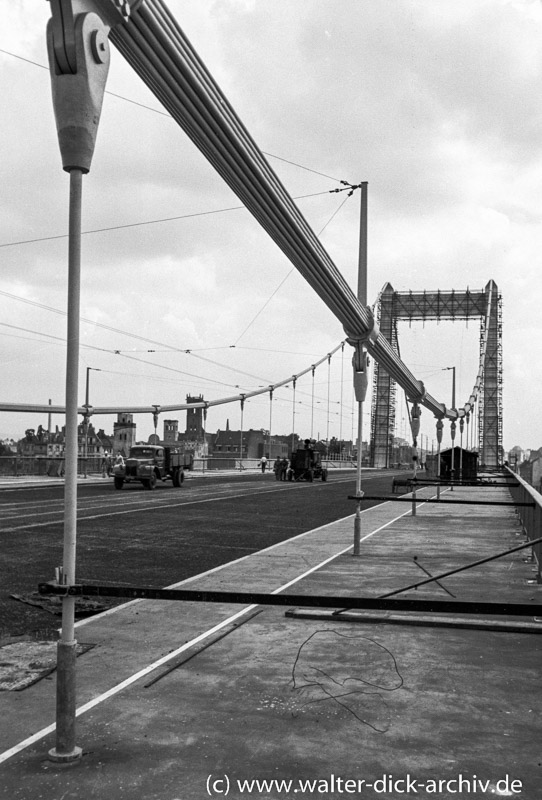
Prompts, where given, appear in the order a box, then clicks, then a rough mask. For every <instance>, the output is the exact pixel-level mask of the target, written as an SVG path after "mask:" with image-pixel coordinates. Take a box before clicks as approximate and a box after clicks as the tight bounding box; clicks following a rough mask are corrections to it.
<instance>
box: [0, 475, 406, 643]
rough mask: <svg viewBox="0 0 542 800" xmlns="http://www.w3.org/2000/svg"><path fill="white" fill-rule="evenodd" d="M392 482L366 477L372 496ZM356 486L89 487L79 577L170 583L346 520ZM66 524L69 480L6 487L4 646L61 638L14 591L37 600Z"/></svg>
mask: <svg viewBox="0 0 542 800" xmlns="http://www.w3.org/2000/svg"><path fill="white" fill-rule="evenodd" d="M392 477H393V473H392V472H389V471H374V472H366V473H365V474H364V478H363V485H364V488H365V491H366V492H367V493H368V494H373V495H374V494H380V493H382V494H387V493H389V491H390V488H391V481H392ZM354 490H355V475H354V473H353V472H352V471H348V472H347V471H337V472H332V473H331V474H330V478H329V481H327V482H326V483H322V482H315V483H313V484H310V483H307V482H299V483H288V482H286V483H278V482H277V481H276V480H275V479H274V475H273V474H269V473H268V474H265V475H261V474H254V473H252V474H246V473H244V474H238V473H233V474H232V473H229V474H223V475H220V476H211V475H207V476H204V477H203V476H199V475H197V474H195V475H190V476H189V477H188V478H187V480H186V481H185V482H184V484H183V487H182V488H181V489H174V488H173V487H171V485H170V484H163V485H159V486H157V488H156V489H155V490H154V491H153V492H149V491H146V490H144V489H143V488H142V486H141V485H140V484H130V485H128V486H125V487H124V488H123V489H122V491H116V490H115V489H114V487H113V481H112V480H111V479H106V480H102V479H93V480H92V482H89V483H88V484H86V483H85V482H81V483H80V486H79V496H78V500H79V503H78V505H79V511H78V531H77V537H78V544H77V576H78V579H80V580H84V581H86V582H89V583H91V582H92V583H97V582H99V583H108V582H112V583H114V584H121V585H122V584H123V583H124V584H131V585H134V584H135V585H150V586H167V585H170V584H172V583H174V582H176V581H179V580H183V579H186V578H189V577H191V576H193V575H196V574H199V573H201V572H204V571H206V570H208V569H213V568H215V567H217V566H219V565H221V564H224V563H227V562H228V561H231V560H233V559H236V558H239V557H241V556H245V555H249V554H250V553H254V552H257V551H258V550H261V549H262V548H265V547H269V546H271V545H273V544H276V543H277V542H281V541H284V540H285V539H288V538H290V537H292V536H296V535H297V534H299V533H302V532H304V531H306V530H310V529H312V528H316V527H318V526H320V525H324V524H327V523H330V522H333V521H335V520H337V519H340V518H342V517H344V516H346V515H347V514H349V513H351V512H352V511H353V507H352V502H351V501H348V500H347V496H348V495H349V494H352V493H353V492H354ZM374 504H375V503H374V502H367V503H365V504H364V507H369V506H371V505H374ZM62 528H63V486H62V484H60V483H55V484H53V485H51V484H50V483H48V482H47V480H46V482H45V483H42V484H39V485H36V484H35V483H30V484H29V483H27V484H25V483H21V484H20V485H19V486H18V487H13V488H9V486H5V485H4V486H3V487H2V491H0V536H1V538H2V556H3V563H4V569H3V573H4V574H3V576H2V586H1V589H0V641H4V642H5V641H6V639H8V638H10V637H14V636H21V635H25V634H29V633H30V634H32V635H34V636H38V637H39V638H41V639H48V638H56V631H57V628H58V625H59V619H58V618H57V617H56V616H54V615H53V614H51V613H50V612H49V611H46V610H43V609H42V608H40V607H36V606H32V605H27V604H26V603H22V602H17V601H15V600H13V599H12V598H11V597H10V595H11V594H18V595H24V596H25V597H27V598H28V596H29V595H30V594H32V593H33V592H35V591H36V589H37V585H38V583H39V582H41V581H45V580H50V579H52V578H53V577H54V573H53V570H54V567H56V566H58V565H60V564H61V563H62ZM31 599H35V600H37V601H39V602H42V601H43V598H39V597H36V598H31ZM104 602H105V603H106V604H109V605H116V604H119V603H121V602H122V601H120V600H117V601H107V600H104Z"/></svg>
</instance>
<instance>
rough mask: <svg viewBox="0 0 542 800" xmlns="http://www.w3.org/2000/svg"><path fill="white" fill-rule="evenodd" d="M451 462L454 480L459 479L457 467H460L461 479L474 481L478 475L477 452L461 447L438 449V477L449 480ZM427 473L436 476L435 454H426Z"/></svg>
mask: <svg viewBox="0 0 542 800" xmlns="http://www.w3.org/2000/svg"><path fill="white" fill-rule="evenodd" d="M452 464H453V470H454V480H456V481H458V480H459V468H460V465H461V467H462V477H463V480H467V481H475V480H476V479H477V477H478V453H476V452H474V451H473V450H465V449H464V448H462V447H457V446H456V447H450V448H448V449H447V450H441V451H440V477H441V478H442V480H445V481H449V480H450V479H451V477H452ZM426 469H427V474H428V475H430V476H431V477H432V478H436V477H437V455H436V454H435V455H432V456H429V455H428V456H427V459H426Z"/></svg>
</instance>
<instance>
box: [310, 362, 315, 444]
mask: <svg viewBox="0 0 542 800" xmlns="http://www.w3.org/2000/svg"><path fill="white" fill-rule="evenodd" d="M314 370H315V366H314V364H313V366H312V393H311V439H313V438H314V436H313V431H314Z"/></svg>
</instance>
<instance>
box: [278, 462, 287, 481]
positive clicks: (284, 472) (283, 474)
mask: <svg viewBox="0 0 542 800" xmlns="http://www.w3.org/2000/svg"><path fill="white" fill-rule="evenodd" d="M287 475H288V459H287V458H286V457H284V458H281V460H280V479H281V481H285V480H286V477H287Z"/></svg>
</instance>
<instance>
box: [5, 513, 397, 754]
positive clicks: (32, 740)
mask: <svg viewBox="0 0 542 800" xmlns="http://www.w3.org/2000/svg"><path fill="white" fill-rule="evenodd" d="M382 505H384V504H382ZM369 510H370V509H365V511H369ZM362 513H364V512H362ZM410 513H411V512H410V509H409V510H408V511H405V512H403V513H402V514H399V515H398V516H397V517H394V518H393V519H391V520H389V522H386V523H385V524H384V525H381V526H380V527H379V528H376V529H375V530H374V531H371V532H370V533H367V534H366V535H365V536H363V537H362V539H361V541H362V542H363V541H365V540H366V539H369V538H370V537H371V536H374V535H375V534H377V533H379V532H380V531H382V530H384V529H385V528H387V527H389V526H390V525H392V524H393V523H394V522H396V521H397V520H398V519H401V517H404V516H406V515H407V514H410ZM353 516H354V515H349V517H344V518H343V519H349V518H350V517H353ZM338 521H339V522H340V521H342V520H338ZM329 524H331V525H333V524H335V523H328V525H329ZM328 525H322V526H320V528H314V529H313V530H311V531H306V532H305V533H302V534H299V535H298V536H295V537H293V539H297V538H300V537H301V536H307V535H308V534H309V533H314V532H315V531H318V530H321V529H322V528H326V527H328ZM291 541H292V539H287V540H286V541H285V542H279V543H277V544H275V545H271V547H269V548H266V550H271V549H273V548H275V547H280V546H281V545H283V544H287V543H288V542H291ZM352 547H353V545H349V546H348V547H345V548H343V549H342V550H340V551H339V552H338V553H335V554H334V555H332V556H329V557H328V558H326V559H324V561H322V562H320V563H319V564H316V565H315V566H313V567H311V568H310V569H308V570H306V571H305V572H303V573H302V574H301V575H298V576H297V577H296V578H294V579H293V580H291V581H288V583H285V584H283V585H282V586H279V587H278V588H277V589H274V590H273V591H272V592H271V593H270V594H279V593H280V592H282V591H284V590H285V589H288V588H289V587H290V586H292V585H293V584H295V583H298V582H299V581H301V580H303V578H306V577H307V576H308V575H310V574H311V573H313V572H315V571H316V570H317V569H320V568H321V567H323V566H325V565H326V564H329V562H330V561H333V560H334V559H335V558H337V557H338V556H341V555H343V553H346V552H348V550H351V549H352ZM260 552H265V551H260ZM248 557H249V556H243V558H240V559H237V561H242V560H243V559H245V558H248ZM232 563H235V562H229V564H223V565H222V566H220V567H215V568H214V569H212V570H208V571H207V572H203V573H201V575H197V576H194V577H192V578H189V579H187V580H186V581H181V583H187V582H189V581H194V580H196V579H197V578H200V577H203V576H205V575H208V574H210V573H211V572H217V571H218V570H220V569H224V568H225V567H226V566H229V565H230V564H232ZM179 585H180V584H175V586H179ZM168 588H173V587H168ZM135 602H141V601H135ZM126 605H129V604H128V603H127V604H124V605H123V606H122V608H126ZM256 607H257V606H256V605H254V604H253V605H250V606H246V607H245V608H243V609H241V611H238V612H237V613H236V614H233V615H232V616H231V617H228V618H227V619H225V620H222V622H220V623H218V625H215V626H214V627H213V628H209V629H208V630H207V631H205V632H204V633H201V634H200V635H199V636H196V637H195V638H194V639H191V640H190V641H189V642H186V643H185V644H184V645H182V646H181V647H179V648H177V650H173V651H172V652H171V653H168V654H167V655H165V656H162V658H160V659H158V660H157V661H154V662H153V663H152V664H149V665H148V666H146V667H144V668H143V669H142V670H139V671H138V672H136V673H134V674H133V675H131V676H130V677H129V678H126V679H125V680H124V681H121V683H118V684H117V685H116V686H113V687H111V689H109V690H108V691H107V692H104V693H103V694H100V695H98V696H97V697H95V698H93V699H92V700H90V701H89V702H88V703H85V704H84V705H82V706H80V707H79V708H78V709H77V710H76V712H75V715H76V716H77V717H79V716H81V715H82V714H84V713H85V712H87V711H90V710H91V709H92V708H95V707H96V706H97V705H100V703H103V702H104V701H105V700H108V699H109V698H110V697H113V696H114V695H116V694H118V693H119V692H121V691H123V689H126V688H127V687H128V686H131V685H132V684H133V683H135V682H136V681H138V680H139V679H140V678H143V677H144V676H145V675H148V674H149V673H150V672H153V671H154V670H155V669H157V667H160V666H162V664H166V663H167V662H168V661H170V660H171V659H172V658H175V657H176V656H178V655H180V654H181V653H183V652H184V651H185V650H187V649H188V648H190V647H193V646H194V645H195V644H199V642H202V641H204V640H205V639H207V638H208V637H209V636H212V635H213V634H214V633H216V632H217V631H219V630H221V629H222V628H224V627H225V626H226V625H230V624H231V623H232V622H234V621H235V620H236V619H239V617H242V616H243V615H245V614H248V613H249V611H252V610H253V609H254V608H256ZM119 608H120V607H119ZM111 610H112V611H113V609H111ZM104 613H108V612H104ZM94 619H96V617H94ZM55 729H56V723H53V724H51V725H48V726H47V727H46V728H42V729H41V730H40V731H37V733H34V734H33V735H32V736H29V737H28V738H27V739H24V740H23V741H22V742H19V743H18V744H16V745H14V746H13V747H11V748H10V749H9V750H6V751H4V752H3V753H0V764H1V763H3V762H4V761H7V760H8V759H9V758H11V757H12V756H14V755H16V754H17V753H20V752H21V751H22V750H25V749H26V748H27V747H30V745H32V744H34V743H35V742H37V741H39V740H40V739H43V738H44V737H45V736H47V735H48V734H50V733H52V732H53V731H54V730H55Z"/></svg>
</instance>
